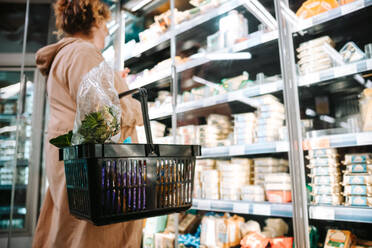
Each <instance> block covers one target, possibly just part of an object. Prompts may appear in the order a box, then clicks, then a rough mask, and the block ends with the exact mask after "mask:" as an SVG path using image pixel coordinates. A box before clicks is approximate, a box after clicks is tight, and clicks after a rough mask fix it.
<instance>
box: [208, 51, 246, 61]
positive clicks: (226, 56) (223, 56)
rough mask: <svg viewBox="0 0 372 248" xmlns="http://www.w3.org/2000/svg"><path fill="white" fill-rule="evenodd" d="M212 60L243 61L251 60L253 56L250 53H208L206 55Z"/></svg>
mask: <svg viewBox="0 0 372 248" xmlns="http://www.w3.org/2000/svg"><path fill="white" fill-rule="evenodd" d="M205 57H206V58H207V59H210V60H243V59H251V58H252V54H251V53H248V52H245V53H244V52H243V53H207V54H206V55H205Z"/></svg>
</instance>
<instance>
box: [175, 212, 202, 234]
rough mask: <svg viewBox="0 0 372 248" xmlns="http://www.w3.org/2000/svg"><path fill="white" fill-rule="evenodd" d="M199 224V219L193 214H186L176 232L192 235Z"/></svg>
mask: <svg viewBox="0 0 372 248" xmlns="http://www.w3.org/2000/svg"><path fill="white" fill-rule="evenodd" d="M198 224H199V217H198V216H197V215H194V214H186V216H185V217H184V218H183V219H182V221H180V224H179V227H178V230H179V232H180V233H193V232H194V231H195V230H196V228H197V226H198Z"/></svg>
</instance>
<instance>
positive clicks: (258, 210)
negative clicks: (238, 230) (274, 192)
mask: <svg viewBox="0 0 372 248" xmlns="http://www.w3.org/2000/svg"><path fill="white" fill-rule="evenodd" d="M253 214H256V215H271V206H270V205H268V204H254V205H253Z"/></svg>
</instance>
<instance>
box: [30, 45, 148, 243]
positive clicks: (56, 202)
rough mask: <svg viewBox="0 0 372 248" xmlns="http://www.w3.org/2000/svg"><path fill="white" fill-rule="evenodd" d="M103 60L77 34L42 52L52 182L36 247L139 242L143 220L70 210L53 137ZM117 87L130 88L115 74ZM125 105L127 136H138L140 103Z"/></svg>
mask: <svg viewBox="0 0 372 248" xmlns="http://www.w3.org/2000/svg"><path fill="white" fill-rule="evenodd" d="M102 61H103V57H102V55H101V53H100V51H99V50H97V49H96V48H95V47H94V46H93V45H92V44H91V43H88V42H86V41H83V40H81V39H77V38H64V39H62V40H61V41H59V42H58V43H56V44H53V45H50V46H47V47H44V48H42V49H40V50H39V51H38V52H37V55H36V63H37V65H38V68H39V69H40V71H41V72H42V73H43V74H44V75H48V82H47V92H48V101H49V106H50V110H49V122H48V131H47V137H46V140H45V149H46V150H45V163H46V175H47V179H48V182H49V188H48V190H47V193H46V196H45V200H44V203H43V206H42V209H41V213H40V217H39V221H38V224H37V228H36V232H35V235H34V240H33V245H32V246H33V247H34V248H39V247H45V248H59V247H61V248H70V247H71V248H75V247H79V248H80V247H82V248H84V247H89V248H91V247H94V248H95V247H105V248H106V247H110V248H115V247H139V246H140V241H141V235H142V229H141V228H142V222H141V221H133V222H125V223H119V224H113V225H107V226H101V227H97V226H94V225H93V224H91V223H89V222H87V221H83V220H79V219H77V218H75V217H73V216H72V215H70V212H69V208H68V201H67V192H66V179H65V172H64V166H63V162H61V161H58V149H57V148H56V147H54V146H53V145H51V144H50V143H49V140H50V139H51V138H54V137H56V136H59V135H61V134H64V133H66V132H68V131H69V130H72V129H73V125H74V118H75V112H76V94H77V91H78V87H79V84H80V82H81V79H82V77H83V76H84V75H85V74H86V73H87V72H88V71H90V70H91V69H92V68H93V67H96V66H98V65H99V64H100V62H102ZM115 87H116V89H117V91H118V92H119V93H120V92H124V91H126V90H128V87H127V85H126V84H125V82H124V81H123V80H121V78H120V77H119V75H115ZM120 102H121V107H122V120H121V121H122V140H123V139H125V138H127V137H128V136H131V137H132V141H133V142H137V136H136V133H135V125H140V124H142V118H141V110H140V104H139V102H138V101H136V100H134V99H133V98H131V97H125V98H124V99H121V100H120Z"/></svg>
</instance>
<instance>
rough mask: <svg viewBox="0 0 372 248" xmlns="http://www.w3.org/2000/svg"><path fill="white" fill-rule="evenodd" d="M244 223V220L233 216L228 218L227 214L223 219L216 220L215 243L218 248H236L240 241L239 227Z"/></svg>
mask: <svg viewBox="0 0 372 248" xmlns="http://www.w3.org/2000/svg"><path fill="white" fill-rule="evenodd" d="M242 223H244V218H242V217H240V216H237V215H234V216H233V217H229V216H228V215H227V214H225V215H224V217H223V218H219V219H217V220H216V241H217V246H218V247H226V248H227V247H232V246H237V245H238V244H239V242H240V240H241V234H240V225H241V224H242Z"/></svg>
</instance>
